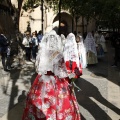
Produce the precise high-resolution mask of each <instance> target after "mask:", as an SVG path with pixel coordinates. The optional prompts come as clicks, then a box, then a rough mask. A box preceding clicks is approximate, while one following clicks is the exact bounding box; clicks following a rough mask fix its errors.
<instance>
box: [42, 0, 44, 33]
mask: <svg viewBox="0 0 120 120" xmlns="http://www.w3.org/2000/svg"><path fill="white" fill-rule="evenodd" d="M43 4H44V0H41V31H42V34H43V32H44V31H43V27H44V26H43V22H44V19H43V17H44V11H43Z"/></svg>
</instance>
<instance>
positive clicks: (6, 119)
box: [0, 44, 120, 120]
mask: <svg viewBox="0 0 120 120" xmlns="http://www.w3.org/2000/svg"><path fill="white" fill-rule="evenodd" d="M108 48H109V49H108V53H106V54H105V57H104V58H103V59H101V60H99V63H98V64H97V65H93V66H88V67H87V68H86V69H84V70H83V75H82V76H81V78H79V79H78V80H76V84H77V85H78V86H79V87H80V88H81V91H80V92H78V91H77V90H76V89H75V92H76V97H77V100H78V103H79V106H80V113H81V117H82V120H120V69H118V68H112V67H111V64H112V63H113V55H111V53H114V52H113V51H114V49H113V48H111V47H110V45H109V44H108ZM14 66H15V68H14V69H13V70H12V71H11V72H10V73H8V72H4V71H3V69H2V65H1V61H0V106H1V107H0V120H21V116H22V112H23V107H24V104H25V102H24V100H25V97H26V93H27V91H28V90H29V88H30V86H31V83H32V82H33V80H34V78H35V76H36V73H35V69H34V64H33V63H31V64H24V65H23V66H22V67H21V66H19V67H18V64H17V62H16V61H15V62H14Z"/></svg>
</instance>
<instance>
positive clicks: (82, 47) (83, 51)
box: [77, 35, 87, 68]
mask: <svg viewBox="0 0 120 120" xmlns="http://www.w3.org/2000/svg"><path fill="white" fill-rule="evenodd" d="M77 36H78V37H80V40H81V41H80V42H79V43H77V44H78V51H79V52H80V53H81V54H82V58H81V59H82V61H81V60H80V61H81V62H82V63H81V64H82V68H86V67H87V60H86V59H87V58H86V48H85V45H84V43H83V37H82V36H81V35H77Z"/></svg>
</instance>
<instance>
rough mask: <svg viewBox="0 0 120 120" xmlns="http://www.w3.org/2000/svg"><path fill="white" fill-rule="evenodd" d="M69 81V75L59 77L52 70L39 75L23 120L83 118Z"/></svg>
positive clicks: (75, 119)
mask: <svg viewBox="0 0 120 120" xmlns="http://www.w3.org/2000/svg"><path fill="white" fill-rule="evenodd" d="M66 64H67V65H69V62H67V63H66ZM72 68H75V67H72ZM72 71H73V69H72ZM80 72H81V71H80ZM76 76H78V75H76ZM69 82H70V79H69V78H68V77H66V78H58V77H56V76H55V75H54V74H53V73H52V72H50V71H49V72H47V74H46V75H42V76H40V75H38V76H37V77H36V79H35V81H34V83H33V85H32V87H31V89H30V91H29V93H28V95H27V100H26V107H25V110H24V113H23V118H22V120H81V118H80V113H79V108H78V104H77V101H76V98H75V96H74V92H73V89H72V86H71V85H70V84H69Z"/></svg>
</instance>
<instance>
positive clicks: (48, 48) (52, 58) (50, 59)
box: [35, 30, 63, 75]
mask: <svg viewBox="0 0 120 120" xmlns="http://www.w3.org/2000/svg"><path fill="white" fill-rule="evenodd" d="M62 57H63V55H62V44H61V39H59V36H58V35H57V34H56V32H55V31H54V30H52V31H51V32H50V33H47V34H45V35H44V37H43V39H42V41H41V44H40V49H39V51H38V55H37V57H36V63H35V66H36V71H37V73H38V74H40V75H44V74H46V73H47V71H51V72H53V73H54V65H55V64H57V63H58V61H59V60H60V59H61V58H62Z"/></svg>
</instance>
